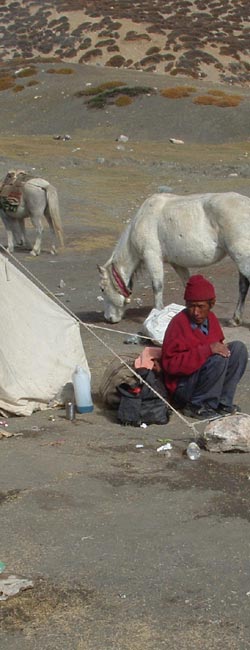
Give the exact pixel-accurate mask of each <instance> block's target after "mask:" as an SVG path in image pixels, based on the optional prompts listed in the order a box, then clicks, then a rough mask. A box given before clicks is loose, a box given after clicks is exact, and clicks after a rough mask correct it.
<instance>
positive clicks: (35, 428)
mask: <svg viewBox="0 0 250 650" xmlns="http://www.w3.org/2000/svg"><path fill="white" fill-rule="evenodd" d="M31 431H40V429H39V427H37V426H34V427H31Z"/></svg>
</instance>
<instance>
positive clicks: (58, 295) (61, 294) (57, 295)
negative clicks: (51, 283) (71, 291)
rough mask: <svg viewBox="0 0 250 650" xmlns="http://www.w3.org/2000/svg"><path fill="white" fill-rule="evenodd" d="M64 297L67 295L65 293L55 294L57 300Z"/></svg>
mask: <svg viewBox="0 0 250 650" xmlns="http://www.w3.org/2000/svg"><path fill="white" fill-rule="evenodd" d="M64 295H65V294H64V293H58V292H57V293H54V296H56V297H57V298H59V297H60V296H64Z"/></svg>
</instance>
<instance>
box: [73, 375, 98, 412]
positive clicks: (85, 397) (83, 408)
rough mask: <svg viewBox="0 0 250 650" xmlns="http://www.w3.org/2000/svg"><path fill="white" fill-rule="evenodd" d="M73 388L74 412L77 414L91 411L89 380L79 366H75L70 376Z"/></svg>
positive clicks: (88, 376)
mask: <svg viewBox="0 0 250 650" xmlns="http://www.w3.org/2000/svg"><path fill="white" fill-rule="evenodd" d="M72 381H73V386H74V393H75V401H76V410H77V411H78V413H90V412H91V411H93V408H94V406H93V402H92V397H91V378H90V375H89V373H88V372H87V371H86V370H84V369H83V368H82V367H81V366H76V369H75V371H74V372H73V375H72Z"/></svg>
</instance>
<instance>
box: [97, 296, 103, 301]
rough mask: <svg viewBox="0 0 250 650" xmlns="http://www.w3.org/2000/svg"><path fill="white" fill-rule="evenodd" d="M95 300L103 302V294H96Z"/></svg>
mask: <svg viewBox="0 0 250 650" xmlns="http://www.w3.org/2000/svg"><path fill="white" fill-rule="evenodd" d="M96 300H98V301H99V302H103V300H104V298H103V296H96Z"/></svg>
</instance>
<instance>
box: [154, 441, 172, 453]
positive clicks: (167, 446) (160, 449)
mask: <svg viewBox="0 0 250 650" xmlns="http://www.w3.org/2000/svg"><path fill="white" fill-rule="evenodd" d="M171 449H173V447H172V445H171V443H170V442H167V443H166V444H165V445H161V446H160V447H158V448H157V449H156V451H158V452H160V453H162V452H164V451H171Z"/></svg>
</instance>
